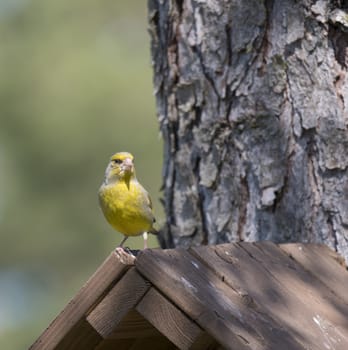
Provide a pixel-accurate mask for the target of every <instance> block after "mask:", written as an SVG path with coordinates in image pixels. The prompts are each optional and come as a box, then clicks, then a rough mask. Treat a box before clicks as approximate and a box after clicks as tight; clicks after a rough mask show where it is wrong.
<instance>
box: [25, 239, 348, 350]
mask: <svg viewBox="0 0 348 350" xmlns="http://www.w3.org/2000/svg"><path fill="white" fill-rule="evenodd" d="M146 348H149V349H154V350H156V349H177V348H179V349H210V350H212V349H238V350H243V349H248V350H250V349H253V350H258V349H260V350H266V349H267V350H272V349H277V350H279V349H282V350H284V349H294V350H300V349H323V350H324V349H325V350H326V349H335V350H340V349H342V350H346V349H348V272H347V269H346V266H345V265H344V263H343V260H342V259H341V258H340V257H339V256H338V255H337V254H336V253H335V252H333V251H332V250H331V249H329V248H328V247H326V246H323V245H317V244H280V245H276V244H274V243H271V242H259V243H232V244H222V245H217V246H202V247H196V248H190V249H188V250H185V249H168V250H161V249H148V250H144V251H141V252H139V254H138V255H137V257H136V258H134V257H132V256H130V255H128V254H117V253H116V252H113V253H111V254H110V256H109V257H108V258H107V259H106V260H105V262H104V263H103V264H102V265H101V266H100V267H99V269H98V270H97V271H96V272H95V273H94V275H93V276H92V277H91V278H90V279H89V280H88V281H87V283H86V284H85V285H84V286H83V287H82V289H81V290H80V291H79V292H78V293H77V294H76V296H75V297H74V298H73V299H72V301H71V302H70V303H69V304H68V305H67V306H66V307H65V308H64V309H63V311H62V312H61V313H60V314H59V315H58V316H57V318H56V319H55V320H54V321H53V322H52V323H51V325H50V326H49V327H48V328H47V329H46V330H45V331H44V332H43V333H42V335H41V336H40V337H39V338H38V339H37V340H36V342H35V343H34V344H33V345H32V346H31V348H30V349H31V350H39V349H42V350H51V349H56V350H57V349H59V350H63V349H64V350H67V349H71V350H72V349H83V350H89V349H97V350H108V349H121V350H123V349H124V350H126V349H132V350H134V349H146Z"/></svg>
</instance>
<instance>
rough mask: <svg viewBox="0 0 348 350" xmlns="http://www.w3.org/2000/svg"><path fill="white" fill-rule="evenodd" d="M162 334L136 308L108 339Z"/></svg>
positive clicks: (147, 336) (159, 335) (124, 318)
mask: <svg viewBox="0 0 348 350" xmlns="http://www.w3.org/2000/svg"><path fill="white" fill-rule="evenodd" d="M161 336H162V334H161V333H160V332H159V331H158V330H157V329H156V328H155V327H154V326H153V325H152V324H151V323H150V322H149V321H147V320H146V319H145V318H144V317H143V316H142V315H141V314H139V313H138V312H137V311H136V310H135V309H132V310H130V311H129V312H128V313H127V315H126V316H125V317H123V318H122V320H121V322H120V323H118V325H117V327H116V328H115V329H114V330H113V331H112V333H110V334H109V336H108V338H107V339H131V338H134V339H135V338H149V337H161Z"/></svg>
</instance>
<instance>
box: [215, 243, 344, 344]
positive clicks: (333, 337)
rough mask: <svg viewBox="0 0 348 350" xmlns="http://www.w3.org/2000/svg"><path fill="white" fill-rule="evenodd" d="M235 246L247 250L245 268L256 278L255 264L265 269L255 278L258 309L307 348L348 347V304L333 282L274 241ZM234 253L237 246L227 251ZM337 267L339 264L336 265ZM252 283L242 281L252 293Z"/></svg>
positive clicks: (233, 254)
mask: <svg viewBox="0 0 348 350" xmlns="http://www.w3.org/2000/svg"><path fill="white" fill-rule="evenodd" d="M238 246H239V247H241V248H242V249H243V250H244V251H245V252H246V253H247V254H246V257H245V258H246V259H244V261H245V260H246V261H248V262H249V263H251V264H253V263H254V264H255V265H254V267H253V268H251V269H250V270H248V272H250V273H251V275H252V276H253V277H254V278H255V279H256V278H257V276H256V274H257V273H256V271H257V270H256V267H255V266H256V265H259V266H260V267H262V269H263V270H264V272H263V274H262V271H260V274H262V275H261V276H263V280H262V279H260V278H258V280H256V281H257V283H256V285H257V286H258V288H260V289H261V291H260V292H259V298H258V301H259V303H258V305H260V306H261V309H265V312H266V313H267V314H269V315H271V316H272V317H274V319H275V320H277V321H278V322H279V324H280V325H282V326H284V327H285V328H286V329H289V330H290V331H291V333H292V334H293V336H294V337H295V338H297V339H299V341H300V342H301V343H302V344H304V346H305V347H306V348H310V349H316V348H317V349H325V348H330V349H335V350H344V349H347V348H348V317H347V315H348V304H346V303H345V302H343V301H342V300H341V299H340V298H338V297H337V295H335V294H334V293H333V292H332V290H331V288H332V287H333V288H334V286H331V288H328V287H327V285H325V284H324V283H322V282H321V280H320V279H318V278H317V277H316V276H315V275H313V274H312V273H311V271H307V270H306V268H305V267H304V266H303V265H301V264H299V263H298V262H297V261H295V260H293V259H291V258H290V257H289V256H288V255H287V254H285V253H284V251H283V250H281V249H279V247H278V246H277V245H275V244H274V243H271V242H263V243H255V244H246V243H239V244H238ZM231 247H233V246H231ZM235 254H236V249H233V248H232V250H231V251H230V255H232V256H235ZM221 256H222V254H221ZM242 262H243V261H241V263H242ZM337 268H341V267H340V266H339V265H337ZM245 278H246V279H247V278H248V277H246V276H245ZM251 283H253V282H252V280H249V284H246V285H245V286H246V290H248V292H249V293H250V294H251V293H253V294H254V293H255V292H254V291H253V289H252V284H251Z"/></svg>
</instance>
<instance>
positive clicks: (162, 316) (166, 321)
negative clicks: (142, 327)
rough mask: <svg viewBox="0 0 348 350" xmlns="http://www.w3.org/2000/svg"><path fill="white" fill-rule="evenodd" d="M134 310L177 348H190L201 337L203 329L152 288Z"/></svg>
mask: <svg viewBox="0 0 348 350" xmlns="http://www.w3.org/2000/svg"><path fill="white" fill-rule="evenodd" d="M136 310H137V311H138V312H139V313H140V314H142V315H143V317H145V318H146V319H147V320H148V321H149V322H150V323H151V324H152V325H153V326H154V327H156V328H157V329H158V330H159V331H160V332H161V333H162V334H163V335H164V336H165V337H167V338H168V339H169V340H170V341H171V342H172V343H174V344H175V345H176V346H177V347H178V348H179V349H182V350H184V349H190V348H192V347H193V345H194V343H195V342H196V341H197V342H198V341H200V338H201V337H203V333H204V331H203V330H202V329H201V328H200V327H199V326H198V325H197V324H196V323H194V322H193V321H192V320H191V319H189V318H188V317H187V316H186V315H185V314H184V313H183V312H182V311H181V310H179V309H178V308H177V307H176V306H175V305H173V303H171V302H170V301H169V300H168V299H167V298H165V297H164V296H163V295H162V294H161V293H159V292H158V291H157V290H156V289H154V288H151V289H150V290H149V291H148V292H147V293H146V295H145V296H144V298H143V299H142V300H141V302H140V303H139V304H138V305H137V307H136ZM206 341H207V343H208V339H206Z"/></svg>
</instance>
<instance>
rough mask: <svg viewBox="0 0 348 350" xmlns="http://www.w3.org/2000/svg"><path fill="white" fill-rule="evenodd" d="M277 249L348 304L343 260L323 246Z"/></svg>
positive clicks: (290, 245)
mask: <svg viewBox="0 0 348 350" xmlns="http://www.w3.org/2000/svg"><path fill="white" fill-rule="evenodd" d="M279 247H280V248H281V249H282V250H283V251H284V252H286V253H287V254H288V255H289V256H290V257H291V258H293V259H295V260H296V261H297V262H298V263H300V264H301V265H302V266H303V267H304V268H305V269H306V270H307V271H309V272H310V273H311V274H312V275H314V276H315V277H316V278H318V279H319V280H320V281H321V282H322V283H324V284H325V285H326V286H327V287H328V288H329V289H330V290H331V291H332V292H333V293H335V294H336V295H337V296H338V297H339V298H341V299H342V300H343V301H344V302H345V303H346V304H348V292H347V291H348V271H347V267H346V265H345V263H344V259H343V258H342V257H341V256H339V255H338V254H337V253H336V252H335V251H333V250H331V249H330V248H329V247H328V246H326V245H323V244H301V243H291V244H280V245H279Z"/></svg>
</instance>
